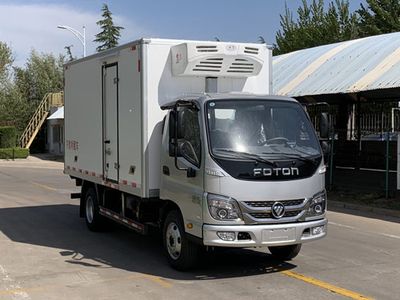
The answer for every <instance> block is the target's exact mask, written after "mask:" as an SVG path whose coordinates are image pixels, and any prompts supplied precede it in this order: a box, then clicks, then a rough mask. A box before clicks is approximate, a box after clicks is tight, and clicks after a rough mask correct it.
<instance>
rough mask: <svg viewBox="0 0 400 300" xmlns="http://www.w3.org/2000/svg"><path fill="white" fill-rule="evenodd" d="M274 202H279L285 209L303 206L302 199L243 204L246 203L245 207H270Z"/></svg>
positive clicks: (247, 202)
mask: <svg viewBox="0 0 400 300" xmlns="http://www.w3.org/2000/svg"><path fill="white" fill-rule="evenodd" d="M275 202H280V203H282V204H283V205H284V206H285V207H287V206H297V205H301V204H303V202H304V199H296V200H282V201H245V202H244V203H246V205H248V206H250V207H272V205H274V203H275Z"/></svg>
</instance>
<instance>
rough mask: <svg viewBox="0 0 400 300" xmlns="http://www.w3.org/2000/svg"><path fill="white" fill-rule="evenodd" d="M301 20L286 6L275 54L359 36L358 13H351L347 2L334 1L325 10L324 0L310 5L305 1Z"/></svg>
mask: <svg viewBox="0 0 400 300" xmlns="http://www.w3.org/2000/svg"><path fill="white" fill-rule="evenodd" d="M297 15H298V18H297V20H296V21H294V19H293V13H292V12H291V11H290V10H289V9H288V7H287V6H286V7H285V14H284V15H281V16H280V18H281V21H280V25H281V29H280V30H279V31H278V32H277V33H276V43H277V45H275V49H274V54H284V53H287V52H291V51H296V50H300V49H304V48H310V47H315V46H320V45H325V44H330V43H335V42H340V41H345V40H349V39H354V38H357V37H358V27H357V24H358V23H357V21H358V19H357V14H356V13H351V12H350V10H349V2H348V1H347V0H335V1H331V2H329V4H328V9H327V10H325V5H324V1H323V0H313V1H312V2H311V4H310V5H309V4H308V3H307V1H306V0H303V2H302V6H300V7H299V8H298V9H297Z"/></svg>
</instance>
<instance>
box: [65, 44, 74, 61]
mask: <svg viewBox="0 0 400 300" xmlns="http://www.w3.org/2000/svg"><path fill="white" fill-rule="evenodd" d="M73 46H74V45H69V46H65V47H64V49H65V50H66V51H67V57H68V61H69V62H70V61H73V60H75V59H76V57H73V56H72V51H71V48H72V47H73Z"/></svg>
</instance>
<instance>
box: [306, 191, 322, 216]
mask: <svg viewBox="0 0 400 300" xmlns="http://www.w3.org/2000/svg"><path fill="white" fill-rule="evenodd" d="M325 209H326V191H323V192H321V193H318V194H316V195H315V196H314V197H313V198H312V199H311V201H310V206H309V208H308V211H307V217H314V216H319V215H322V214H324V213H325Z"/></svg>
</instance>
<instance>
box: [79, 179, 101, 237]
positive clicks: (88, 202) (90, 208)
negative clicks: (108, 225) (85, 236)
mask: <svg viewBox="0 0 400 300" xmlns="http://www.w3.org/2000/svg"><path fill="white" fill-rule="evenodd" d="M83 205H84V216H85V221H86V225H87V227H88V228H89V230H90V231H102V230H103V228H104V226H103V225H104V217H103V216H101V215H100V213H99V203H98V200H97V193H96V191H95V189H94V188H93V187H89V188H87V189H86V192H85V201H84V203H83Z"/></svg>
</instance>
